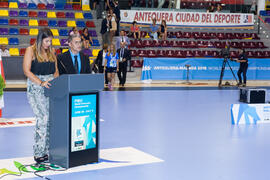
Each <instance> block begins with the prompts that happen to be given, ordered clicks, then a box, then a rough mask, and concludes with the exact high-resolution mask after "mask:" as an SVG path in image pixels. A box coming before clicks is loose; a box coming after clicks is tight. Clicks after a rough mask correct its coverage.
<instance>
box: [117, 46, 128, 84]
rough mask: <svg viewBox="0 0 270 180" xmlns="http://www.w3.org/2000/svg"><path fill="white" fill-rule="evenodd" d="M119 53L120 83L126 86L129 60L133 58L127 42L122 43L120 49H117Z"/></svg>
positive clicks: (118, 73)
mask: <svg viewBox="0 0 270 180" xmlns="http://www.w3.org/2000/svg"><path fill="white" fill-rule="evenodd" d="M117 53H118V55H119V71H118V72H117V75H118V78H119V85H120V86H122V87H124V86H125V83H126V75H127V61H129V60H131V54H130V51H129V50H128V49H127V48H125V43H120V49H118V50H117Z"/></svg>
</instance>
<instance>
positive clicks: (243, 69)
mask: <svg viewBox="0 0 270 180" xmlns="http://www.w3.org/2000/svg"><path fill="white" fill-rule="evenodd" d="M236 62H239V63H240V66H239V70H238V72H237V75H238V79H239V84H238V86H241V85H242V86H244V87H245V86H246V84H247V69H248V58H247V55H246V53H245V50H244V49H239V57H238V59H237V60H236ZM241 74H243V79H244V84H242V77H241Z"/></svg>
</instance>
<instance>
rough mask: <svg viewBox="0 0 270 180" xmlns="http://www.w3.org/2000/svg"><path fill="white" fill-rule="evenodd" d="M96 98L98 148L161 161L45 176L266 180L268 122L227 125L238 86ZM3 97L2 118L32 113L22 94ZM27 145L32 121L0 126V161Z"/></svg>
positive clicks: (25, 151)
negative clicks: (133, 151) (127, 151)
mask: <svg viewBox="0 0 270 180" xmlns="http://www.w3.org/2000/svg"><path fill="white" fill-rule="evenodd" d="M100 95H101V96H100V102H101V103H100V117H101V119H102V120H104V121H101V122H100V149H101V150H102V149H110V148H121V147H132V148H135V149H137V150H139V151H141V152H144V153H147V154H149V155H151V156H153V157H156V158H158V159H160V160H161V161H159V162H153V163H146V164H137V165H130V166H121V167H115V168H104V169H102V168H101V169H96V170H87V171H80V172H72V173H65V172H63V173H61V174H58V175H53V173H52V174H49V175H47V177H49V178H50V179H59V180H60V179H61V180H62V179H78V180H79V179H80V180H81V179H87V180H91V179H95V180H127V179H129V180H152V179H153V180H255V179H258V180H269V179H270V171H269V166H270V153H269V152H270V140H269V139H270V124H258V125H239V126H234V125H231V116H230V115H231V113H230V106H231V104H233V103H239V102H238V98H239V97H238V96H239V90H238V88H222V89H218V88H213V87H201V88H181V87H178V88H169V87H167V88H153V87H152V88H148V89H146V88H144V89H143V88H142V90H140V89H130V90H127V91H102V92H101V93H100ZM4 99H5V107H4V109H3V119H6V120H7V119H9V120H12V119H14V118H15V119H16V118H28V117H33V113H32V110H31V108H30V106H29V104H28V102H27V97H26V92H25V91H17V92H5V95H4ZM32 145H33V126H22V127H21V126H19V127H1V126H0V162H1V160H3V159H14V158H22V157H29V156H32V152H33V151H32ZM119 156H120V157H121V156H124V154H119ZM135 158H136V157H135ZM119 160H120V159H119ZM116 161H117V159H116ZM0 165H1V166H2V165H3V164H1V163H0ZM89 166H91V164H90V165H89ZM93 166H94V164H93ZM1 168H7V169H8V167H0V169H1ZM0 177H1V175H0ZM22 177H23V176H22ZM5 178H7V179H8V178H17V177H16V176H6V177H3V179H5ZM35 178H36V179H38V178H37V177H35V176H33V177H31V178H29V179H35Z"/></svg>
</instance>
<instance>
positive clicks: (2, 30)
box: [0, 28, 8, 35]
mask: <svg viewBox="0 0 270 180" xmlns="http://www.w3.org/2000/svg"><path fill="white" fill-rule="evenodd" d="M0 35H8V28H0Z"/></svg>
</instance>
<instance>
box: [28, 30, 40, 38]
mask: <svg viewBox="0 0 270 180" xmlns="http://www.w3.org/2000/svg"><path fill="white" fill-rule="evenodd" d="M29 34H30V36H37V35H38V29H30V31H29Z"/></svg>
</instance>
